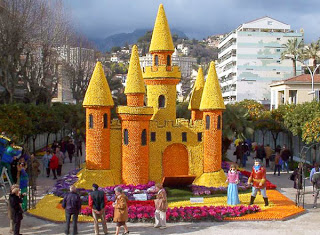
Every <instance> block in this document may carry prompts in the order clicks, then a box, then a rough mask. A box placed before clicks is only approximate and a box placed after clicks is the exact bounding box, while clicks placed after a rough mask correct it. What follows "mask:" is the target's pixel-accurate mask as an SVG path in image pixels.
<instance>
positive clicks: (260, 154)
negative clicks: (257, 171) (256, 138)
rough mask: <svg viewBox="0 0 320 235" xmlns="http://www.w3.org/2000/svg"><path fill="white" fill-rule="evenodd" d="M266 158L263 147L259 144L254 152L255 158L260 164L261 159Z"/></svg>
mask: <svg viewBox="0 0 320 235" xmlns="http://www.w3.org/2000/svg"><path fill="white" fill-rule="evenodd" d="M265 157H266V151H265V150H264V147H263V145H262V144H259V146H258V147H257V152H256V158H258V159H260V160H261V162H262V163H263V159H264V158H265Z"/></svg>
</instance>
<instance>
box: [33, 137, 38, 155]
mask: <svg viewBox="0 0 320 235" xmlns="http://www.w3.org/2000/svg"><path fill="white" fill-rule="evenodd" d="M36 139H37V136H33V137H32V148H33V152H34V153H35V152H36Z"/></svg>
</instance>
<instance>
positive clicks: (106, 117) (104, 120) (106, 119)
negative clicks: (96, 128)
mask: <svg viewBox="0 0 320 235" xmlns="http://www.w3.org/2000/svg"><path fill="white" fill-rule="evenodd" d="M103 128H108V114H106V113H105V114H103Z"/></svg>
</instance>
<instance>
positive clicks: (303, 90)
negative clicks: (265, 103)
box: [270, 74, 320, 109]
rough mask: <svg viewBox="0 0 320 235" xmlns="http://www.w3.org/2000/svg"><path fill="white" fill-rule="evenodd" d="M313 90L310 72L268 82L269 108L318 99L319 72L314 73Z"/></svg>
mask: <svg viewBox="0 0 320 235" xmlns="http://www.w3.org/2000/svg"><path fill="white" fill-rule="evenodd" d="M313 85H314V89H313V90H314V92H312V82H311V75H310V74H302V75H299V76H296V77H292V78H289V79H285V80H282V81H278V82H274V83H271V84H270V90H271V106H270V107H271V109H277V108H278V107H279V105H284V104H302V103H304V102H310V101H312V100H313V99H318V100H319V90H320V74H315V75H314V81H313Z"/></svg>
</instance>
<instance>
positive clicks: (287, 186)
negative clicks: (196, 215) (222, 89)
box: [0, 150, 320, 235]
mask: <svg viewBox="0 0 320 235" xmlns="http://www.w3.org/2000/svg"><path fill="white" fill-rule="evenodd" d="M232 153H233V150H229V152H228V156H229V158H230V159H234V156H232ZM252 156H253V155H252ZM252 163H253V160H252V157H250V158H249V161H248V165H247V170H250V168H251V166H252ZM63 167H64V168H63V173H64V174H65V173H67V172H68V171H69V170H72V169H74V164H73V163H72V164H71V163H69V162H68V160H67V163H65V164H64V166H63ZM289 175H290V174H288V173H282V174H281V176H280V177H278V176H274V175H273V172H271V171H270V170H269V171H268V173H267V179H268V180H270V181H271V182H272V183H274V184H276V185H277V189H278V190H279V191H280V192H281V193H283V194H284V195H285V196H287V197H289V198H290V199H292V200H294V199H295V193H296V191H295V189H293V181H291V180H289V179H288V178H289ZM54 182H55V181H54V180H53V179H52V178H51V177H50V178H47V177H45V176H44V175H43V174H42V173H41V175H40V176H39V179H38V185H39V187H38V188H39V196H40V197H41V196H42V195H44V194H45V193H46V192H47V191H48V190H49V189H50V188H51V187H52V186H53V185H54ZM311 190H312V186H311V185H310V184H308V186H307V187H306V191H309V192H310V191H311ZM305 199H306V204H305V208H306V209H307V210H306V212H305V213H304V214H303V215H300V216H297V217H294V218H291V219H289V220H287V221H252V222H246V221H244V222H199V223H168V225H167V226H168V227H167V229H165V230H157V229H154V228H153V225H152V224H150V223H129V224H128V226H129V229H130V234H141V235H147V234H228V235H231V234H250V235H253V234H290V235H291V234H319V228H318V226H317V225H318V224H319V220H320V213H319V212H320V209H313V208H312V205H313V196H312V195H311V194H308V195H306V197H305ZM319 203H320V200H319ZM8 225H9V220H8V217H7V210H6V205H5V202H4V198H3V197H1V198H0V234H1V235H7V234H9V227H8ZM64 225H65V224H61V223H52V222H48V221H44V220H41V219H38V218H35V217H32V216H30V215H24V219H23V221H22V230H21V232H22V234H30V235H31V234H35V235H36V234H39V235H45V234H59V235H60V234H64ZM108 227H109V232H110V233H111V234H114V233H115V224H113V223H108ZM79 234H94V229H93V224H92V223H81V224H79Z"/></svg>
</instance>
